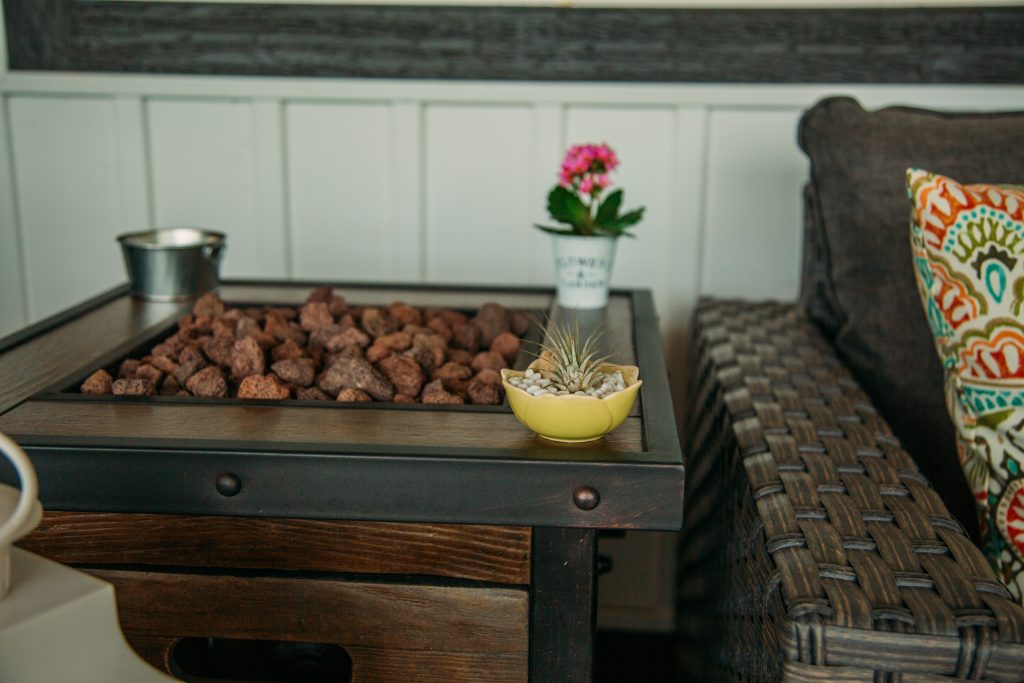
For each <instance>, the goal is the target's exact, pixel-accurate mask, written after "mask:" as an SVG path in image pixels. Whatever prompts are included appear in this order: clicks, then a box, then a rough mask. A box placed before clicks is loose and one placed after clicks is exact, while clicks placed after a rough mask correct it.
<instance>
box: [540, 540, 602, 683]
mask: <svg viewBox="0 0 1024 683" xmlns="http://www.w3.org/2000/svg"><path fill="white" fill-rule="evenodd" d="M596 562H597V532H596V531H594V530H593V529H561V528H557V529H556V528H539V527H538V528H535V529H534V530H533V569H532V573H533V576H532V580H531V587H530V681H531V682H532V683H548V682H550V681H560V682H564V683H590V681H591V680H592V679H593V669H594V629H595V627H596V623H597V572H596Z"/></svg>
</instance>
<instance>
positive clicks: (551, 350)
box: [512, 314, 625, 398]
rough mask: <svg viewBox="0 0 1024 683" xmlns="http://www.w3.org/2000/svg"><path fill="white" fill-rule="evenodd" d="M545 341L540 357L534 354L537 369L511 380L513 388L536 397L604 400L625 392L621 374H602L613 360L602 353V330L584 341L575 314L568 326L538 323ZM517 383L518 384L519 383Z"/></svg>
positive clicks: (541, 344)
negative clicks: (537, 360) (585, 397)
mask: <svg viewBox="0 0 1024 683" xmlns="http://www.w3.org/2000/svg"><path fill="white" fill-rule="evenodd" d="M537 324H538V326H539V327H540V328H541V331H542V333H543V338H544V340H545V341H543V342H541V343H539V344H537V346H538V347H539V353H534V354H533V355H535V356H536V357H537V358H538V359H539V360H540V363H537V364H536V369H530V370H527V371H526V374H525V376H524V377H522V378H516V379H515V380H512V384H513V386H516V387H518V388H520V389H522V390H523V391H527V392H529V393H531V394H533V395H539V394H544V393H548V394H555V395H559V396H565V395H568V394H574V395H585V396H594V397H595V398H604V397H605V396H607V395H608V394H611V393H614V392H616V391H621V390H622V389H625V381H624V380H623V378H622V373H621V372H620V371H615V372H611V373H606V372H604V371H603V370H602V368H604V367H605V366H606V365H607V364H608V360H609V358H610V356H608V355H602V354H600V353H599V348H600V341H601V338H602V336H603V334H604V333H603V330H600V329H598V330H595V331H594V332H593V333H591V334H590V335H589V336H587V338H586V339H581V334H580V322H579V319H578V318H577V317H576V315H575V314H573V317H572V320H571V321H570V322H568V323H557V322H552V321H550V320H549V321H548V323H547V324H543V323H540V322H539V321H537ZM516 380H518V381H516Z"/></svg>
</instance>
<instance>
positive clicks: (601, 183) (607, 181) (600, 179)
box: [595, 173, 612, 190]
mask: <svg viewBox="0 0 1024 683" xmlns="http://www.w3.org/2000/svg"><path fill="white" fill-rule="evenodd" d="M595 182H596V183H597V186H598V187H599V188H601V189H602V190H603V189H605V188H606V187H608V186H609V185H611V184H612V179H611V176H609V175H608V174H607V173H602V174H601V175H599V176H597V180H596V181H595Z"/></svg>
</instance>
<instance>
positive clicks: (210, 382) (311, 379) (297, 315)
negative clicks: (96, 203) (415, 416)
mask: <svg viewBox="0 0 1024 683" xmlns="http://www.w3.org/2000/svg"><path fill="white" fill-rule="evenodd" d="M529 326H530V316H529V314H528V313H527V312H526V311H509V310H506V309H504V308H502V307H501V306H500V305H498V304H495V303H488V304H484V305H483V306H482V307H481V308H480V310H479V311H478V312H477V314H476V315H475V316H473V317H472V318H470V317H469V316H467V315H465V314H464V313H461V312H459V311H454V310H451V309H445V308H414V307H412V306H408V305H406V304H404V303H401V302H396V303H393V304H391V305H390V306H387V307H383V306H382V307H363V306H350V305H349V304H348V303H347V302H346V301H345V299H344V298H343V297H340V296H338V295H336V294H334V293H333V292H332V291H331V288H330V287H320V288H319V289H317V290H315V291H314V292H313V293H312V294H310V296H309V298H308V299H307V300H306V303H305V304H304V305H303V306H301V307H300V308H289V307H272V306H264V307H261V308H244V309H242V308H228V307H226V306H225V305H224V302H223V301H221V300H220V298H219V297H218V296H217V295H216V294H207V295H205V296H203V297H202V298H201V299H199V300H198V301H197V302H196V304H195V306H194V307H193V309H192V313H191V314H189V315H185V316H183V317H182V318H181V320H179V321H178V330H177V331H176V332H175V333H174V334H172V335H171V336H170V337H168V338H167V339H165V340H164V341H163V342H161V343H159V344H157V345H156V346H154V347H153V349H152V350H151V351H150V353H149V355H147V356H144V357H142V358H140V359H131V358H130V359H128V360H125V361H124V362H122V363H121V366H120V368H119V369H118V373H117V378H116V379H115V378H114V377H112V376H111V375H110V373H108V372H107V371H106V370H97V371H96V372H94V373H93V374H92V375H90V376H89V377H88V379H86V380H85V382H84V383H83V384H82V387H81V391H82V393H84V394H115V395H118V396H154V395H161V396H205V397H217V398H224V397H237V398H252V399H277V400H280V399H287V398H295V399H300V400H304V401H331V400H338V401H344V402H368V401H392V402H394V403H433V404H457V403H474V404H478V405H497V404H500V403H501V401H502V398H503V396H502V394H503V391H502V387H501V375H500V374H499V372H498V371H499V370H500V369H501V368H506V367H509V366H510V365H511V363H513V362H514V360H515V358H516V356H517V355H518V353H519V346H520V338H521V337H522V336H523V335H524V334H526V331H527V330H528V329H529Z"/></svg>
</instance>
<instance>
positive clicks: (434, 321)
mask: <svg viewBox="0 0 1024 683" xmlns="http://www.w3.org/2000/svg"><path fill="white" fill-rule="evenodd" d="M427 327H429V328H430V329H431V330H433V331H434V332H436V333H437V334H439V335H441V336H442V337H444V341H445V343H446V344H447V343H448V342H450V341H451V340H452V337H453V336H454V333H453V332H452V328H451V326H449V325H448V323H446V322H445V321H444V318H440V317H438V318H431V319H430V320H429V321H428V322H427Z"/></svg>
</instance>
